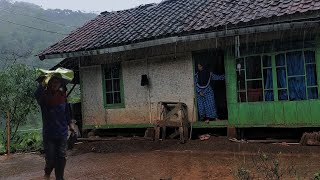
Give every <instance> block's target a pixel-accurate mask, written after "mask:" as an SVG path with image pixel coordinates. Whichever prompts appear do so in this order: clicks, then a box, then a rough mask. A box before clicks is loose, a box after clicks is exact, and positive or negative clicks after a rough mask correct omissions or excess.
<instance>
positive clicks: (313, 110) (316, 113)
mask: <svg viewBox="0 0 320 180" xmlns="http://www.w3.org/2000/svg"><path fill="white" fill-rule="evenodd" d="M309 103H310V124H311V125H318V126H319V125H320V101H319V100H313V101H310V102H309Z"/></svg>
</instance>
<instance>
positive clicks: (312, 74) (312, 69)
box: [304, 51, 318, 99]
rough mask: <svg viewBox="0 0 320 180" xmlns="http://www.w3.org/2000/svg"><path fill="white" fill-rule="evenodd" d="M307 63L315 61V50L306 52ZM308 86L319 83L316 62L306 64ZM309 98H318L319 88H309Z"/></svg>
mask: <svg viewBox="0 0 320 180" xmlns="http://www.w3.org/2000/svg"><path fill="white" fill-rule="evenodd" d="M304 56H305V61H306V63H315V54H314V52H313V51H306V52H305V53H304ZM306 74H307V86H316V85H317V73H316V65H315V64H306ZM308 99H318V89H317V88H316V87H312V88H308Z"/></svg>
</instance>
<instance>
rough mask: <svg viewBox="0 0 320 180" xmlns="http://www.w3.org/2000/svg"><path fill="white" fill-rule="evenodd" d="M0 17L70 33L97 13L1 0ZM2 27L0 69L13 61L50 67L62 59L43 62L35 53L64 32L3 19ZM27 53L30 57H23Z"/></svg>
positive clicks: (0, 23) (0, 32) (54, 41)
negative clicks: (44, 7)
mask: <svg viewBox="0 0 320 180" xmlns="http://www.w3.org/2000/svg"><path fill="white" fill-rule="evenodd" d="M0 16H1V19H4V20H7V21H12V22H15V23H18V24H23V25H26V26H30V27H34V28H38V29H45V30H49V31H54V32H60V33H63V34H68V33H70V32H71V31H73V30H75V29H76V28H77V27H80V26H81V25H83V24H84V23H85V22H86V21H88V20H90V19H93V18H94V17H95V16H97V15H96V14H93V13H83V12H80V11H71V10H59V9H47V10H45V9H43V8H41V7H40V6H37V5H34V4H31V3H25V2H18V1H12V2H9V1H7V0H0ZM32 17H36V18H32ZM40 19H44V20H47V22H46V21H43V20H40ZM48 21H50V22H48ZM51 22H54V23H51ZM0 27H1V28H0V60H1V63H0V70H1V69H5V68H6V67H8V66H10V65H11V64H13V62H16V63H20V64H27V65H28V66H29V67H33V66H35V67H42V68H46V69H48V68H51V67H52V66H54V65H56V64H57V63H58V62H59V61H60V60H49V61H40V60H39V59H38V58H37V57H35V56H34V55H36V54H38V53H39V52H40V51H42V50H43V49H45V48H47V47H49V46H50V45H52V44H54V43H56V42H57V41H59V40H61V39H62V38H64V36H65V35H62V34H56V33H47V32H43V31H39V30H34V29H30V28H26V27H22V26H17V25H14V24H10V23H6V22H2V21H0ZM25 54H28V57H27V58H25V57H24V55H25ZM20 56H23V58H20Z"/></svg>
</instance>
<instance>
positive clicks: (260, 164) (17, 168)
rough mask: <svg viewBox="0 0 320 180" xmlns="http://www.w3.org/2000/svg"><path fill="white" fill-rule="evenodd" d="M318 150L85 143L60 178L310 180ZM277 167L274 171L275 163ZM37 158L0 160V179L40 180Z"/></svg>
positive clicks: (218, 143)
mask: <svg viewBox="0 0 320 180" xmlns="http://www.w3.org/2000/svg"><path fill="white" fill-rule="evenodd" d="M319 162H320V147H303V146H299V145H291V146H285V145H274V144H247V143H235V142H229V141H228V140H227V139H226V138H223V137H219V138H211V139H210V140H208V141H199V140H193V141H189V142H188V143H186V144H180V143H179V142H178V141H172V140H170V141H169V140H167V141H162V142H159V143H156V142H152V141H141V140H131V141H128V140H124V141H121V140H120V141H119V140H118V141H103V142H90V143H89V142H86V143H83V144H80V145H77V146H76V147H75V149H74V150H72V151H70V152H69V156H68V162H67V167H66V172H65V177H66V179H112V180H113V179H124V180H126V179H128V180H133V179H134V180H140V179H143V180H146V179H147V180H148V179H150V180H153V179H154V180H159V179H169V178H172V179H183V180H186V179H192V180H195V179H217V180H218V179H219V180H223V179H226V180H227V179H236V178H245V177H246V176H248V175H250V176H251V177H252V178H253V179H272V178H275V177H276V175H278V176H279V177H281V179H297V178H298V177H299V178H300V179H311V178H312V177H313V175H314V174H315V173H316V172H320V163H319ZM278 164H279V168H277V165H278ZM43 166H44V159H43V157H42V156H41V155H39V154H16V155H13V156H11V158H10V159H7V158H6V157H5V156H0V179H41V177H42V174H43V172H42V169H43Z"/></svg>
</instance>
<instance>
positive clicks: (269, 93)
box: [264, 69, 274, 101]
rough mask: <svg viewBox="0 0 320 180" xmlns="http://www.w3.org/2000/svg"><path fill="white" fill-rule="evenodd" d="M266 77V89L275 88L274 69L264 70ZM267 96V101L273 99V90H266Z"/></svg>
mask: <svg viewBox="0 0 320 180" xmlns="http://www.w3.org/2000/svg"><path fill="white" fill-rule="evenodd" d="M264 74H265V75H264V78H265V84H264V88H265V89H273V84H272V69H266V70H265V72H264ZM264 96H265V101H273V100H274V97H273V90H265V92H264Z"/></svg>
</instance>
